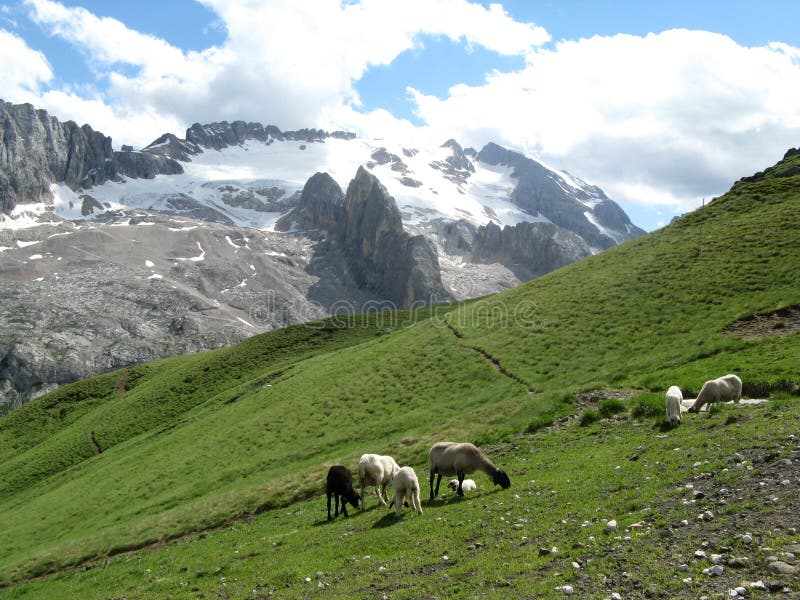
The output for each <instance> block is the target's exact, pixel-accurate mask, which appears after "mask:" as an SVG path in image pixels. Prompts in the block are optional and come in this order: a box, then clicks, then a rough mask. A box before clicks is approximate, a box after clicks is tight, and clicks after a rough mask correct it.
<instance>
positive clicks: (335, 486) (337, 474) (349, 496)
mask: <svg viewBox="0 0 800 600" xmlns="http://www.w3.org/2000/svg"><path fill="white" fill-rule="evenodd" d="M325 493H326V494H327V495H328V521H332V520H333V517H331V496H333V497H334V499H335V507H336V510H335V512H334V515H333V516H334V517H338V516H339V496H341V497H342V513H343V514H344V516H345V517H346V516H347V503H348V502H349V503H350V504H352V505H353V508H358V494H357V493H356V491H355V490H354V489H353V474H352V473H351V472H350V469H348V468H347V467H345V466H344V465H333V466H332V467H331V468H330V469H328V479H327V482H326V484H325Z"/></svg>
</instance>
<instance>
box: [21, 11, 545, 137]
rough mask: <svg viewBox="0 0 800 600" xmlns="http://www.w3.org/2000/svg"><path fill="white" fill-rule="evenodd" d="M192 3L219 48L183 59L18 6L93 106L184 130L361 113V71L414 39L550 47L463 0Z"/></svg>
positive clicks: (145, 42)
mask: <svg viewBox="0 0 800 600" xmlns="http://www.w3.org/2000/svg"><path fill="white" fill-rule="evenodd" d="M199 1H201V2H202V3H203V4H205V5H207V6H208V7H210V8H211V9H212V10H214V11H215V12H216V13H217V15H218V16H219V18H220V21H221V22H222V24H223V25H224V27H225V30H226V32H227V38H226V40H225V42H224V43H223V44H222V45H221V46H220V47H211V48H208V49H207V50H204V51H203V52H184V51H182V50H181V49H179V48H176V47H174V46H172V45H170V44H169V43H167V42H166V41H164V40H161V39H158V38H155V37H153V36H149V35H145V34H142V33H139V32H137V31H133V30H131V29H130V28H128V27H126V26H125V25H124V24H123V23H121V22H119V21H117V20H115V19H112V18H100V17H97V16H96V15H94V14H92V13H91V12H89V11H87V10H85V9H83V8H79V7H75V8H71V7H66V6H64V5H62V4H60V3H58V2H55V1H53V0H26V4H27V5H28V6H29V8H30V16H31V18H32V20H34V21H35V22H37V23H38V24H39V25H41V26H42V27H44V28H45V29H47V30H48V31H49V32H50V33H51V34H53V35H56V36H59V37H61V38H63V39H65V40H67V41H69V42H70V43H72V44H74V45H75V46H76V47H77V48H79V49H80V50H81V51H82V52H83V53H84V54H85V55H86V56H87V62H88V63H89V64H90V66H91V67H92V68H93V69H94V70H95V72H96V73H97V74H98V76H99V77H100V78H103V79H105V80H106V81H107V82H108V89H107V90H106V91H105V92H104V98H105V103H106V104H107V105H108V107H109V109H110V110H111V111H113V113H114V114H116V115H118V116H120V117H122V116H124V115H129V114H136V113H137V112H144V113H153V114H157V115H162V116H163V117H164V122H165V123H166V122H170V121H171V122H174V121H182V122H183V123H185V124H186V125H188V124H191V123H192V122H195V121H202V122H207V121H210V120H221V119H228V120H231V119H246V120H256V121H261V122H265V123H274V124H277V125H279V126H280V127H282V128H285V129H289V128H294V127H303V126H316V125H317V124H318V123H319V121H320V119H329V118H330V117H331V115H334V114H337V113H339V114H342V115H344V116H346V117H348V118H351V117H354V116H357V115H356V114H355V113H352V112H351V111H350V109H351V107H353V106H359V105H360V102H359V98H358V95H357V93H356V91H355V88H354V84H355V82H356V81H358V80H359V79H360V78H361V77H362V76H363V74H364V73H365V71H366V70H367V69H368V68H369V67H371V66H374V65H386V64H390V63H391V62H392V61H393V60H394V59H395V58H396V57H397V56H398V55H399V54H400V53H402V52H405V51H406V50H409V49H411V48H414V47H415V45H418V44H419V43H420V42H419V39H420V36H421V35H433V36H445V37H447V38H449V39H451V40H456V41H461V42H463V43H466V44H468V45H481V46H484V47H486V48H489V49H491V50H493V51H496V52H498V53H501V54H520V55H521V54H525V53H527V52H530V51H531V50H532V49H533V48H534V47H535V46H537V45H540V44H542V43H544V42H546V41H547V40H548V39H549V36H548V34H547V32H546V31H545V30H544V29H542V28H540V27H536V26H534V25H530V24H525V23H519V22H517V21H514V20H513V19H512V18H511V17H510V16H509V15H508V14H507V13H505V11H504V10H503V9H502V7H501V6H500V5H496V4H493V5H491V6H490V7H489V8H488V9H487V8H484V7H483V6H480V5H478V4H473V3H470V2H468V1H467V0H439V1H437V2H431V1H430V0H407V1H406V2H403V3H390V2H386V1H384V0H362V1H361V2H359V3H342V2H339V1H338V0H315V1H311V2H295V1H293V0H274V1H271V2H260V1H248V0H199ZM130 66H133V67H135V69H134V74H131V73H130ZM126 67H127V68H126ZM98 100H100V98H99V97H98V98H93V99H91V101H87V108H88V107H90V106H91V105H92V103H93V102H95V101H98ZM73 106H74V107H76V108H77V106H78V103H77V102H73ZM101 112H102V111H101ZM87 116H88V115H87ZM155 121H157V119H153V122H155ZM372 121H375V118H374V117H373V118H366V119H365V122H372ZM161 131H163V129H161V130H157V131H147V133H145V130H143V129H141V128H140V127H139V126H138V124H137V125H135V126H134V125H132V124H128V125H126V124H122V123H118V124H116V126H113V129H112V130H110V131H109V133H112V134H114V135H115V137H120V135H121V136H122V137H123V138H125V139H126V140H127V139H131V138H132V137H133V138H135V141H136V143H140V144H142V143H146V141H147V137H146V136H149V138H152V137H155V136H156V135H158V134H159V133H161Z"/></svg>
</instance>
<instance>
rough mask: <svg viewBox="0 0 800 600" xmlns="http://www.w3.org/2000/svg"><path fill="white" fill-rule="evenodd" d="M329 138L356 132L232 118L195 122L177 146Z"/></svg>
mask: <svg viewBox="0 0 800 600" xmlns="http://www.w3.org/2000/svg"><path fill="white" fill-rule="evenodd" d="M329 137H333V138H338V139H352V138H354V137H355V134H354V133H349V132H345V131H334V132H333V133H328V132H326V131H323V130H322V129H298V130H296V131H281V130H280V129H278V128H277V127H275V125H267V126H266V127H265V126H264V125H262V124H261V123H246V122H245V121H233V122H232V123H228V121H219V122H217V123H209V124H206V125H201V124H200V123H195V124H194V125H192V126H191V127H190V128H189V129H187V130H186V140H185V141H184V140H176V145H177V144H181V143H182V144H186V145H188V146H189V148H191V147H192V146H194V147H202V148H213V149H215V150H222V149H223V148H227V147H228V146H238V145H240V144H243V143H244V142H246V141H248V140H256V141H259V142H263V143H265V144H271V143H272V142H274V141H275V140H279V141H284V140H295V141H301V142H324V141H325V140H326V139H327V138H329ZM159 141H160V142H159ZM165 141H171V140H165V139H164V136H161V137H160V138H159V139H158V140H156V141H155V142H153V143H152V144H150V146H148V148H153V147H155V146H156V145H157V144H159V143H161V144H163V143H164V142H165Z"/></svg>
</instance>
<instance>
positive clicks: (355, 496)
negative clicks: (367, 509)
mask: <svg viewBox="0 0 800 600" xmlns="http://www.w3.org/2000/svg"><path fill="white" fill-rule="evenodd" d="M347 500H348V501H349V502H350V504H352V505H353V508H358V494H357V493H355V492H354V493H353V495H352V496H349V497H348V498H347Z"/></svg>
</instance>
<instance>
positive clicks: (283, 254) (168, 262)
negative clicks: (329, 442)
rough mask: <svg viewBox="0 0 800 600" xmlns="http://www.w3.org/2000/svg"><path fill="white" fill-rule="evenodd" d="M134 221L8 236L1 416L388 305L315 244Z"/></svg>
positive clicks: (1, 299)
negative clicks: (125, 374)
mask: <svg viewBox="0 0 800 600" xmlns="http://www.w3.org/2000/svg"><path fill="white" fill-rule="evenodd" d="M126 220H127V218H126ZM130 222H131V224H130V225H128V226H120V222H112V220H110V219H109V220H96V221H93V222H92V223H91V225H89V224H85V223H83V224H81V223H72V222H64V223H61V224H58V225H54V226H50V225H43V226H40V227H36V228H32V229H27V230H21V231H9V230H0V247H5V248H7V249H5V250H3V251H0V281H2V285H0V413H2V412H3V411H4V409H5V407H6V406H9V405H12V406H13V405H19V404H21V403H22V402H24V401H27V400H28V399H30V398H32V397H35V396H36V395H38V394H40V393H43V392H46V391H49V390H50V389H53V388H54V387H57V386H59V385H63V384H66V383H70V382H72V381H76V380H78V379H81V378H84V377H88V376H91V375H96V374H98V373H102V372H105V371H109V370H112V369H117V368H121V367H125V366H130V365H134V364H139V363H141V362H145V361H149V360H154V359H157V358H163V357H165V356H172V355H176V354H186V353H191V352H197V351H200V350H207V349H211V348H219V347H222V346H228V345H231V344H234V343H236V342H238V341H241V340H242V339H244V338H246V337H248V336H250V335H253V334H255V333H259V332H262V331H266V330H270V329H274V328H278V327H284V326H287V325H291V324H296V323H301V322H305V321H309V320H314V319H318V318H322V317H324V316H326V315H327V314H328V312H329V309H330V307H331V306H333V305H334V303H336V302H337V301H341V300H346V301H347V302H349V303H350V304H352V305H353V307H354V308H358V307H361V306H364V305H365V304H366V303H367V302H377V301H379V300H380V299H382V298H383V297H382V296H378V295H376V294H370V293H366V292H362V291H360V290H359V288H358V285H357V284H356V282H355V281H354V279H353V276H352V274H350V272H349V269H348V266H347V264H346V261H345V260H344V259H343V258H342V257H341V256H340V255H336V254H330V255H327V254H318V253H315V244H314V243H313V242H311V241H309V240H308V239H307V238H303V237H299V236H297V237H295V236H287V235H285V234H279V233H274V232H259V231H255V230H252V229H243V228H237V227H231V226H227V225H218V224H214V223H207V222H206V223H202V222H200V221H190V220H188V219H186V218H185V217H181V221H180V223H179V224H178V225H180V226H179V227H176V222H175V221H174V219H172V218H170V217H168V216H165V215H163V214H153V213H145V212H142V214H141V215H140V216H139V217H138V218H136V219H130ZM20 239H21V240H22V241H23V244H22V246H20V245H19V244H17V243H16V241H17V240H20ZM28 244H29V245H28Z"/></svg>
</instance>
